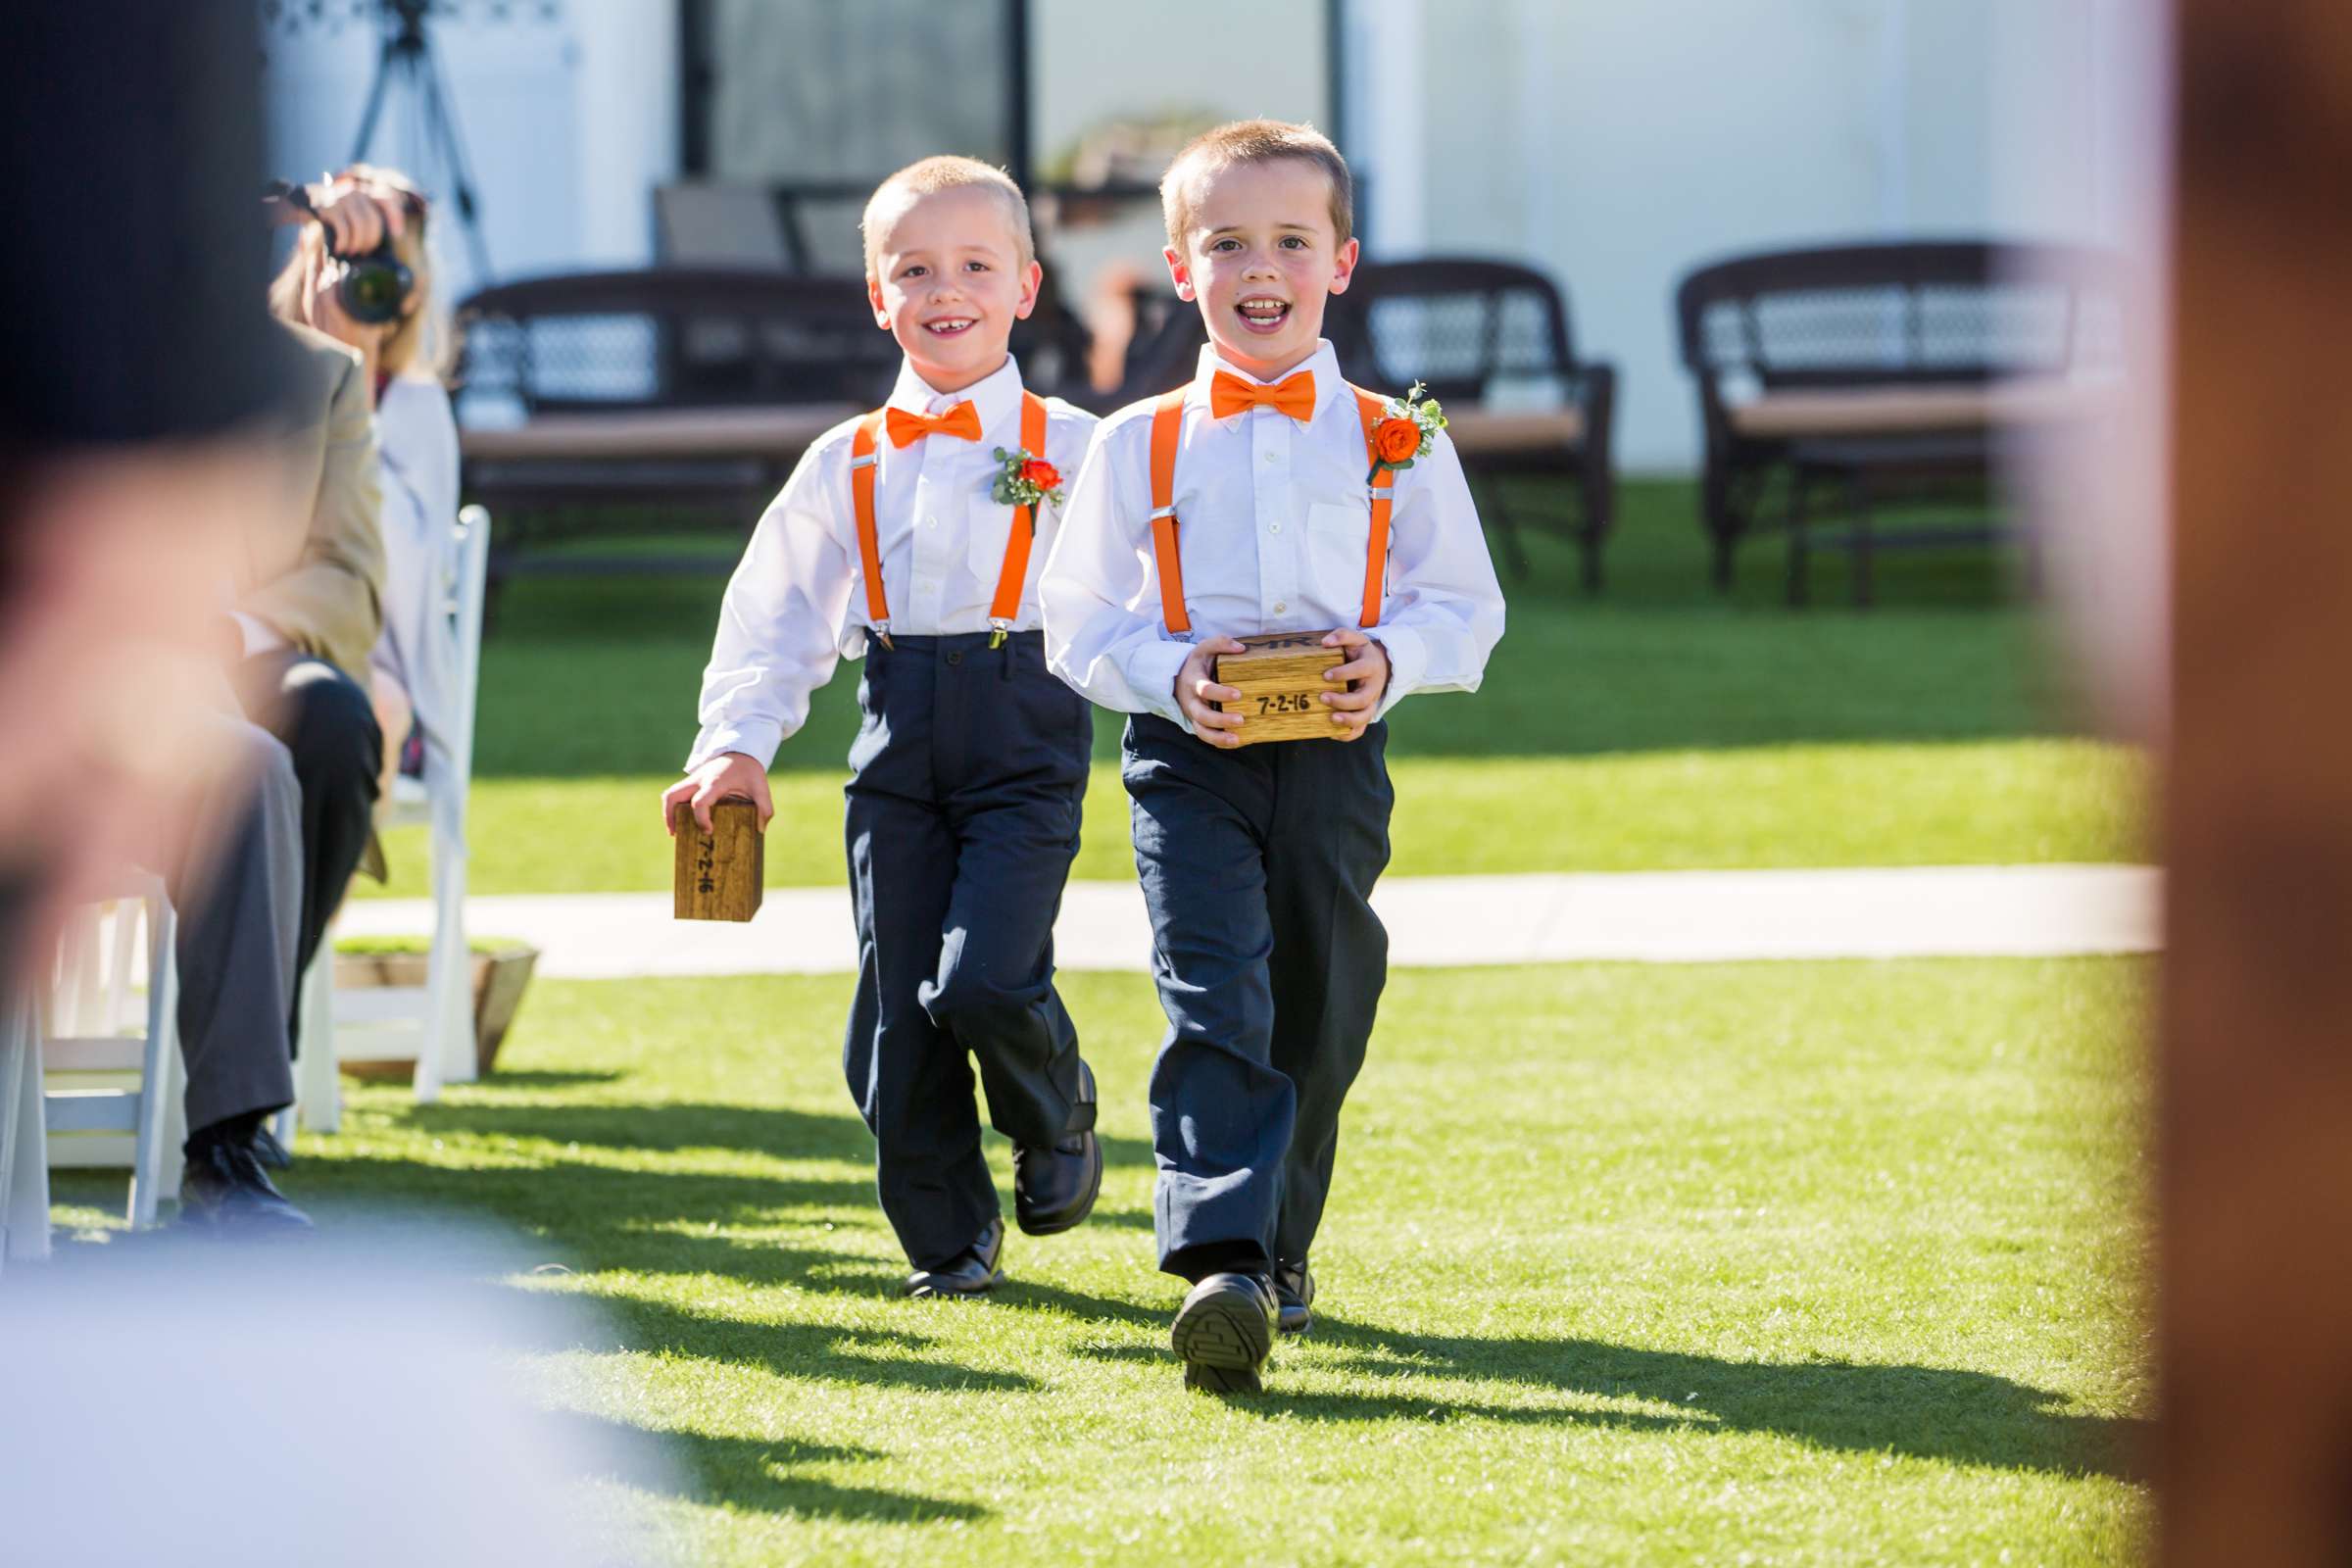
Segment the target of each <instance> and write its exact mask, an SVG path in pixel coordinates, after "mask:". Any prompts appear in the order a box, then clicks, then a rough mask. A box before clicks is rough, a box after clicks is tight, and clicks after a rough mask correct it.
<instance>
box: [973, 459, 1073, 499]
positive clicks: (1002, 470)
mask: <svg viewBox="0 0 2352 1568" xmlns="http://www.w3.org/2000/svg"><path fill="white" fill-rule="evenodd" d="M988 494H989V499H990V500H992V501H994V502H996V503H997V504H998V505H999V506H1003V507H1027V508H1029V509H1030V510H1031V511H1033V512H1034V511H1035V510H1036V509H1037V508H1039V507H1058V506H1060V505H1061V470H1060V469H1059V468H1056V467H1055V466H1054V465H1052V464H1051V463H1048V462H1047V461H1046V460H1045V459H1043V458H1040V457H1036V456H1033V455H1032V454H1030V453H1029V452H1027V451H1025V450H1023V449H1022V448H1020V447H1011V448H1005V447H999V448H997V479H996V483H995V484H993V485H991V486H990V487H989V491H988Z"/></svg>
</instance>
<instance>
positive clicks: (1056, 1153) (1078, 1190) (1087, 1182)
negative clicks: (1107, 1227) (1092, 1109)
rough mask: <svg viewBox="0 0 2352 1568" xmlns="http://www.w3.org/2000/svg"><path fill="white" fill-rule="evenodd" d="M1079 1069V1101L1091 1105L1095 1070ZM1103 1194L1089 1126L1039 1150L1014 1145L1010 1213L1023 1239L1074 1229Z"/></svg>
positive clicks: (1098, 1149) (1098, 1146)
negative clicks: (1081, 1079)
mask: <svg viewBox="0 0 2352 1568" xmlns="http://www.w3.org/2000/svg"><path fill="white" fill-rule="evenodd" d="M1078 1071H1079V1073H1080V1074H1081V1076H1083V1077H1084V1078H1085V1080H1086V1091H1085V1099H1084V1100H1083V1102H1082V1103H1085V1104H1090V1105H1091V1104H1093V1103H1094V1100H1095V1074H1094V1069H1092V1068H1090V1067H1088V1066H1087V1065H1086V1064H1085V1063H1084V1062H1080V1063H1079V1064H1078ZM1102 1191H1103V1145H1102V1143H1101V1141H1100V1140H1098V1139H1097V1138H1096V1137H1095V1134H1094V1129H1093V1128H1091V1127H1090V1128H1088V1129H1087V1130H1086V1131H1085V1132H1082V1133H1072V1134H1070V1135H1069V1137H1067V1138H1064V1139H1063V1140H1061V1142H1059V1143H1057V1144H1049V1145H1046V1146H1045V1147H1043V1148H1039V1147H1037V1146H1035V1145H1031V1144H1015V1145H1014V1146H1013V1150H1012V1214H1013V1218H1014V1219H1015V1220H1017V1221H1018V1222H1019V1223H1020V1227H1021V1234H1022V1235H1024V1236H1054V1235H1057V1234H1059V1233H1060V1232H1062V1231H1066V1230H1071V1229H1074V1228H1075V1227H1077V1226H1078V1225H1080V1224H1083V1223H1084V1222H1085V1220H1086V1216H1087V1215H1089V1214H1092V1213H1093V1212H1094V1211H1095V1199H1096V1197H1097V1196H1098V1195H1099V1194H1101V1192H1102Z"/></svg>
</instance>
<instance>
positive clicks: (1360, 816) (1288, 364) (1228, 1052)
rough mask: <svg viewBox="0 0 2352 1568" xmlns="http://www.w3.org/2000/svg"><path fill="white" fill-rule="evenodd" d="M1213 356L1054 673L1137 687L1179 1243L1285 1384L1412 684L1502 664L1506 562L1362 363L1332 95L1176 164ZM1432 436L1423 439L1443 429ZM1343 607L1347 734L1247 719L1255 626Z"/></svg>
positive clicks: (1367, 967)
mask: <svg viewBox="0 0 2352 1568" xmlns="http://www.w3.org/2000/svg"><path fill="white" fill-rule="evenodd" d="M1160 200H1161V205H1162V207H1163V209H1164V210H1165V214H1166V218H1167V225H1168V247H1167V251H1166V257H1167V263H1168V270H1169V273H1170V274H1171V275H1172V276H1173V278H1174V279H1175V283H1176V291H1177V293H1178V294H1179V295H1181V296H1183V297H1184V298H1185V299H1188V300H1192V301H1195V302H1197V303H1198V304H1199V305H1200V308H1201V318H1202V319H1203V320H1204V321H1206V323H1207V326H1208V336H1209V344H1208V346H1207V347H1206V348H1204V349H1203V350H1202V351H1201V365H1200V370H1199V372H1198V374H1196V375H1195V377H1194V378H1193V380H1192V381H1191V382H1190V383H1189V384H1188V385H1186V386H1183V387H1179V388H1177V389H1176V390H1174V391H1172V392H1170V393H1168V394H1166V395H1165V396H1163V397H1160V398H1157V399H1153V400H1151V401H1148V402H1144V403H1139V404H1136V405H1134V406H1133V407H1131V408H1128V409H1124V410H1121V411H1120V412H1119V413H1117V414H1114V415H1112V416H1111V417H1109V418H1108V419H1106V420H1104V421H1103V427H1102V429H1101V431H1100V432H1099V433H1098V435H1097V437H1096V441H1095V445H1094V448H1093V450H1092V452H1091V453H1089V455H1088V457H1087V462H1086V467H1085V469H1084V471H1082V472H1081V473H1080V474H1079V476H1078V483H1077V485H1076V487H1075V488H1074V489H1073V491H1072V492H1071V496H1070V507H1069V511H1068V513H1067V514H1066V515H1065V516H1064V518H1063V522H1062V530H1061V537H1060V539H1059V541H1058V542H1057V543H1056V544H1055V546H1054V555H1053V558H1052V560H1051V561H1050V562H1049V563H1048V564H1047V567H1046V576H1045V581H1044V584H1043V587H1042V589H1041V595H1042V598H1043V600H1044V602H1045V611H1046V648H1047V656H1048V660H1049V662H1051V663H1052V665H1053V668H1054V673H1056V674H1058V675H1060V676H1061V678H1062V679H1064V680H1066V681H1068V682H1069V683H1070V684H1071V685H1073V686H1075V687H1077V688H1078V689H1079V690H1080V691H1083V692H1084V693H1086V695H1087V696H1089V697H1091V698H1093V699H1094V700H1095V701H1096V702H1097V703H1100V704H1101V705H1103V707H1105V708H1110V709H1118V710H1124V711H1127V712H1129V713H1131V714H1132V715H1134V716H1133V717H1132V718H1130V719H1129V721H1128V724H1127V733H1126V738H1125V742H1124V746H1123V754H1124V755H1123V764H1124V765H1123V773H1124V777H1125V780H1126V784H1127V792H1128V794H1129V796H1130V797H1131V798H1132V800H1133V808H1134V810H1133V815H1134V829H1135V858H1136V866H1137V869H1138V871H1139V872H1140V873H1141V875H1142V879H1143V886H1144V895H1145V899H1146V902H1147V903H1148V904H1149V906H1150V907H1151V914H1152V937H1153V945H1154V954H1153V970H1154V974H1155V976H1156V978H1157V981H1158V985H1159V996H1160V1005H1161V1008H1162V1009H1163V1010H1164V1011H1165V1012H1166V1013H1167V1016H1168V1024H1169V1029H1168V1034H1167V1037H1166V1041H1165V1043H1164V1045H1163V1046H1162V1047H1161V1050H1160V1054H1159V1059H1158V1061H1157V1062H1156V1063H1155V1064H1154V1065H1153V1067H1152V1089H1151V1101H1152V1148H1153V1152H1154V1154H1155V1155H1156V1157H1157V1160H1158V1164H1159V1190H1158V1196H1157V1201H1156V1204H1155V1209H1156V1220H1157V1230H1158V1241H1159V1255H1160V1267H1161V1268H1162V1269H1164V1270H1166V1271H1167V1272H1169V1273H1171V1274H1176V1275H1179V1276H1181V1277H1183V1278H1185V1279H1187V1280H1190V1281H1192V1282H1193V1289H1192V1292H1191V1293H1190V1294H1189V1295H1188V1296H1187V1297H1186V1298H1185V1301H1184V1305H1183V1307H1182V1308H1181V1309H1180V1310H1179V1311H1178V1313H1177V1315H1176V1320H1175V1323H1174V1326H1173V1329H1172V1333H1171V1340H1172V1344H1173V1346H1174V1348H1175V1351H1176V1354H1177V1355H1178V1356H1179V1357H1180V1358H1181V1359H1182V1360H1183V1361H1184V1363H1185V1380H1186V1382H1187V1383H1188V1384H1189V1385H1191V1386H1193V1387H1196V1388H1205V1389H1211V1390H1218V1391H1225V1390H1254V1389H1255V1388H1257V1387H1258V1371H1259V1368H1260V1367H1262V1366H1263V1364H1264V1362H1265V1359H1266V1355H1267V1353H1268V1351H1269V1349H1270V1348H1271V1346H1272V1344H1273V1336H1274V1333H1275V1331H1276V1329H1277V1327H1278V1326H1279V1327H1280V1328H1281V1329H1284V1330H1291V1331H1297V1330H1301V1329H1304V1328H1305V1327H1306V1326H1307V1325H1308V1322H1309V1314H1308V1303H1309V1302H1310V1301H1311V1299H1313V1295H1314V1279H1313V1276H1312V1275H1311V1274H1310V1273H1309V1272H1308V1270H1307V1249H1308V1246H1309V1244H1311V1243H1312V1242H1313V1240H1314V1236H1315V1231H1316V1228H1317V1226H1318V1225H1319V1224H1320V1223H1321V1220H1322V1216H1323V1203H1324V1199H1325V1196H1326V1194H1327V1193H1328V1191H1329V1189H1330V1184H1331V1174H1332V1164H1333V1156H1334V1153H1335V1151H1336V1149H1337V1146H1338V1137H1339V1116H1340V1105H1341V1103H1342V1101H1343V1100H1345V1099H1346V1097H1347V1093H1348V1085H1349V1084H1350V1083H1351V1082H1352V1081H1353V1080H1354V1077H1355V1074H1356V1070H1357V1068H1358V1067H1360V1066H1361V1065H1362V1062H1363V1057H1364V1047H1365V1043H1366V1042H1367V1040H1368V1039H1369V1038H1370V1036H1371V1032H1372V1018H1373V1011H1374V1008H1375V1006H1376V1005H1377V1004H1378V1002H1379V999H1380V992H1381V986H1382V984H1383V982H1384V980H1385V978H1386V976H1387V964H1388V936H1387V933H1386V932H1385V931H1384V930H1383V929H1382V927H1381V923H1380V920H1379V917H1378V916H1376V915H1375V914H1374V913H1373V912H1372V907H1371V904H1370V897H1371V892H1372V884H1373V882H1374V881H1375V879H1377V878H1378V876H1379V875H1380V872H1381V868H1382V867H1383V866H1385V865H1386V864H1387V863H1388V858H1389V810H1390V807H1391V805H1392V803H1393V801H1394V795H1393V794H1392V792H1391V790H1390V786H1389V775H1388V768H1387V764H1386V762H1385V760H1384V759H1383V752H1384V748H1385V745H1386V730H1387V725H1386V724H1385V722H1384V721H1383V720H1384V719H1385V716H1386V715H1387V713H1388V711H1389V710H1390V709H1392V708H1394V707H1395V706H1396V705H1397V701H1398V700H1399V699H1400V698H1402V697H1404V696H1405V695H1407V694H1408V693H1412V692H1425V691H1475V690H1476V689H1477V688H1478V684H1479V680H1480V677H1481V674H1482V673H1483V671H1484V669H1485V666H1486V661H1487V655H1488V653H1489V652H1490V651H1491V650H1492V649H1493V648H1494V646H1495V640H1496V639H1497V638H1499V637H1500V636H1501V635H1502V593H1501V590H1500V588H1499V587H1498V586H1497V585H1496V583H1495V567H1494V564H1493V563H1492V562H1491V561H1490V560H1489V558H1488V555H1487V547H1486V539H1485V536H1484V534H1483V533H1482V532H1481V531H1480V528H1479V522H1478V514H1477V512H1476V510H1475V509H1474V508H1473V506H1472V505H1471V501H1470V492H1469V487H1468V485H1467V484H1466V483H1465V482H1464V480H1463V477H1462V468H1461V463H1460V461H1459V460H1458V459H1457V458H1456V457H1455V455H1454V452H1453V448H1452V445H1451V443H1450V442H1448V441H1447V440H1446V436H1445V434H1444V432H1443V430H1442V428H1440V426H1441V424H1442V419H1441V418H1440V417H1438V416H1437V414H1436V412H1435V410H1434V408H1431V407H1429V406H1426V405H1423V406H1418V407H1416V406H1415V405H1413V404H1412V403H1410V402H1409V401H1408V402H1397V401H1395V400H1388V399H1382V398H1378V397H1374V396H1373V395H1371V394H1369V393H1361V392H1358V391H1356V390H1355V389H1353V388H1351V387H1349V386H1348V383H1347V382H1345V381H1344V380H1342V379H1341V377H1340V370H1339V364H1338V362H1337V360H1336V359H1335V358H1334V356H1333V353H1332V348H1331V345H1330V344H1329V343H1328V342H1325V341H1323V340H1322V337H1321V330H1322V322H1323V308H1324V302H1325V300H1326V299H1327V298H1328V297H1329V296H1331V295H1333V294H1337V293H1340V292H1342V291H1343V290H1345V289H1346V288H1347V287H1348V276H1349V274H1350V272H1351V271H1352V270H1353V269H1354V267H1355V259H1356V243H1355V240H1354V238H1353V236H1352V235H1351V233H1350V228H1351V221H1352V211H1351V208H1352V196H1351V186H1350V181H1349V177H1348V166H1347V164H1346V162H1345V161H1343V160H1342V158H1341V157H1340V154H1339V150H1338V149H1337V148H1335V147H1334V146H1332V144H1331V143H1330V142H1329V141H1328V140H1326V139H1325V138H1324V137H1323V136H1321V135H1319V134H1317V133H1316V132H1315V131H1314V130H1313V129H1311V128H1310V127H1307V126H1304V125H1292V124H1285V123H1280V122H1276V121H1249V122H1244V123H1237V124H1230V125H1225V126H1221V127H1219V128H1218V129H1216V130H1212V131H1210V132H1208V133H1207V134H1206V135H1203V136H1201V138H1200V139H1199V140H1197V141H1195V142H1193V143H1192V144H1191V145H1190V146H1188V147H1187V148H1185V149H1184V151H1183V152H1182V153H1180V154H1179V155H1178V156H1177V158H1176V161H1175V162H1174V163H1173V164H1172V165H1170V166H1169V169H1168V172H1167V176H1166V178H1165V179H1164V180H1162V182H1161V184H1160ZM1416 460H1417V461H1416ZM1333 626H1336V627H1338V628H1340V629H1338V630H1335V631H1331V632H1329V633H1328V634H1327V635H1325V636H1324V637H1323V638H1322V641H1323V643H1324V645H1325V646H1327V647H1329V648H1330V649H1331V651H1332V652H1331V667H1330V669H1329V670H1328V671H1326V678H1328V679H1335V680H1340V681H1345V682H1347V683H1348V690H1346V691H1343V692H1333V693H1326V694H1323V696H1322V699H1321V700H1322V701H1323V702H1324V703H1325V704H1326V705H1327V706H1328V707H1329V709H1330V722H1331V729H1330V740H1329V741H1328V742H1327V741H1324V740H1319V739H1309V740H1301V741H1294V742H1290V743H1286V744H1280V745H1265V746H1250V747H1248V748H1247V749H1243V743H1244V741H1245V740H1246V738H1247V734H1246V731H1247V726H1248V725H1249V723H1250V718H1249V717H1248V716H1247V715H1245V714H1243V713H1241V712H1228V711H1220V709H1219V708H1218V707H1217V706H1216V705H1218V704H1220V703H1236V702H1238V700H1239V699H1240V697H1241V695H1242V694H1241V693H1240V692H1239V691H1238V690H1236V689H1234V688H1232V687H1228V686H1224V685H1220V684H1218V682H1217V681H1216V679H1215V678H1214V670H1215V664H1214V661H1215V659H1216V657H1217V656H1218V655H1219V654H1223V653H1239V652H1241V651H1242V645H1241V644H1240V643H1239V642H1237V641H1235V639H1236V638H1237V637H1242V636H1249V635H1251V634H1254V633H1264V632H1303V631H1321V630H1322V629H1323V628H1326V627H1333Z"/></svg>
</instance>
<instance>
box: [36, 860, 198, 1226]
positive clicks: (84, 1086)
mask: <svg viewBox="0 0 2352 1568" xmlns="http://www.w3.org/2000/svg"><path fill="white" fill-rule="evenodd" d="M133 886H134V891H133V892H132V893H131V894H129V895H128V896H126V897H123V898H119V899H116V900H113V901H111V902H110V903H106V904H89V905H84V906H82V907H79V908H77V909H75V910H74V911H73V916H72V918H71V919H70V920H69V921H68V922H67V925H66V929H65V933H64V937H63V940H62V941H61V942H60V943H59V945H58V956H57V963H56V969H55V979H54V984H53V985H52V986H51V987H50V989H49V994H48V996H47V997H46V998H35V999H33V1000H32V1002H31V1004H30V1005H29V1006H24V1007H20V1008H19V1009H18V1010H19V1012H20V1015H21V1016H20V1019H19V1020H18V1024H17V1027H16V1029H15V1030H12V1033H17V1034H19V1035H20V1036H21V1039H22V1044H21V1046H20V1048H19V1050H18V1051H17V1052H15V1053H13V1055H14V1056H15V1057H16V1060H15V1072H14V1074H13V1075H11V1076H13V1077H14V1080H15V1088H14V1090H13V1091H11V1092H0V1099H13V1101H14V1103H13V1104H11V1105H9V1106H8V1107H7V1108H8V1109H9V1110H10V1111H11V1112H12V1114H11V1116H10V1124H11V1126H12V1127H13V1133H12V1134H11V1137H10V1142H11V1145H12V1147H11V1149H10V1151H9V1158H8V1160H7V1162H6V1163H7V1166H8V1169H9V1172H10V1177H9V1184H8V1185H9V1194H8V1204H7V1207H8V1215H7V1223H8V1250H9V1251H10V1252H11V1253H12V1254H13V1255H15V1256H17V1257H20V1258H25V1257H43V1256H46V1255H47V1254H48V1250H49V1234H48V1209H49V1177H48V1173H49V1171H50V1170H52V1169H84V1168H101V1169H121V1168H123V1167H128V1169H129V1171H130V1197H129V1202H128V1204H127V1217H128V1219H129V1221H130V1223H131V1224H132V1225H133V1226H140V1225H152V1224H154V1223H155V1215H156V1206H157V1204H158V1203H159V1202H160V1201H163V1200H166V1199H172V1198H177V1197H178V1196H179V1175H180V1161H179V1146H180V1145H181V1144H182V1143H184V1142H185V1141H186V1139H187V1106H186V1096H187V1074H186V1070H185V1068H184V1067H183V1065H182V1063H181V1061H180V1055H179V1024H178V1006H179V970H178V966H177V964H176V963H175V962H174V961H173V958H172V943H173V941H174V938H175V934H176V927H177V917H176V915H175V914H174V913H173V911H172V901H171V898H170V897H169V895H168V894H167V893H166V892H165V890H164V884H163V880H162V878H160V877H153V876H148V875H145V874H144V873H142V874H140V875H139V876H137V877H136V878H135V879H134V883H133ZM142 933H143V935H144V938H145V940H144V942H143V943H142V942H141V940H140V938H141V936H142ZM142 988H143V994H142ZM0 1070H4V1069H0ZM34 1107H37V1114H36V1113H35V1110H34Z"/></svg>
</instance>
